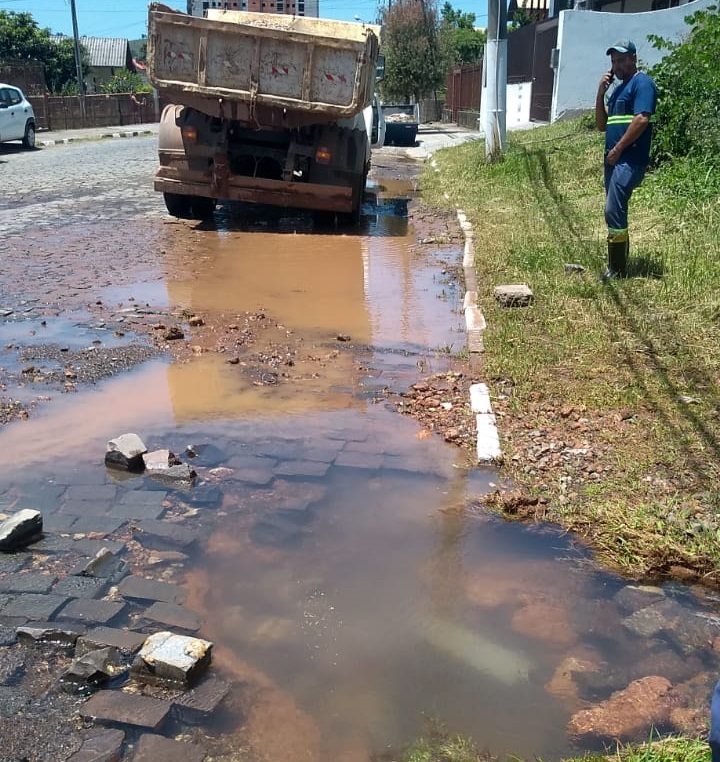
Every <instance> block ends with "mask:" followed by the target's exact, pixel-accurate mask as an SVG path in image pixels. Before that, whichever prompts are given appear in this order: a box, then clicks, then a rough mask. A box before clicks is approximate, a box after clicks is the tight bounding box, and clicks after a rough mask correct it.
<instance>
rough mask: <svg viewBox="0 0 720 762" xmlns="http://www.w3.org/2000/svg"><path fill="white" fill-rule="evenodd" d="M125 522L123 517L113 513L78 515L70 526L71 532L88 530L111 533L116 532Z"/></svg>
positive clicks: (87, 532)
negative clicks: (110, 514) (109, 514)
mask: <svg viewBox="0 0 720 762" xmlns="http://www.w3.org/2000/svg"><path fill="white" fill-rule="evenodd" d="M125 523H126V520H125V518H123V517H118V516H115V515H112V516H79V517H78V518H77V520H76V521H75V523H74V524H73V526H72V533H73V534H79V533H82V534H90V532H99V533H101V534H112V533H113V532H117V531H118V529H120V527H121V526H123V525H124V524H125Z"/></svg>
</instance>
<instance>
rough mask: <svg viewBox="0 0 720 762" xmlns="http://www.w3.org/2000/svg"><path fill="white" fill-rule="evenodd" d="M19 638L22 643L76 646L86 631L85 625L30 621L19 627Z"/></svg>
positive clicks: (17, 632) (17, 631) (17, 633)
mask: <svg viewBox="0 0 720 762" xmlns="http://www.w3.org/2000/svg"><path fill="white" fill-rule="evenodd" d="M15 632H16V636H17V639H18V640H19V641H20V642H21V643H54V644H57V645H59V646H74V645H75V643H76V642H77V639H78V638H79V637H80V636H81V635H82V634H83V633H84V632H85V627H84V626H83V625H77V624H62V623H58V622H29V623H28V624H24V625H22V626H21V627H18V628H17V630H16V631H15Z"/></svg>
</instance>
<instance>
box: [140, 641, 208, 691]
mask: <svg viewBox="0 0 720 762" xmlns="http://www.w3.org/2000/svg"><path fill="white" fill-rule="evenodd" d="M212 647H213V644H212V643H211V642H210V641H209V640H202V639H201V638H194V637H189V636H186V635H176V634H175V633H173V632H156V633H153V634H152V635H150V636H149V637H148V638H147V639H146V640H145V642H144V643H143V646H142V648H141V649H140V651H138V654H137V656H136V657H135V659H134V661H133V663H132V666H131V667H130V674H131V675H132V676H133V677H134V678H135V679H136V680H139V681H141V682H145V683H149V684H151V685H167V686H179V687H185V688H188V687H192V686H193V685H195V683H197V681H198V680H199V679H200V678H201V677H202V676H203V675H204V674H205V671H206V670H207V668H208V667H209V666H210V660H211V658H212Z"/></svg>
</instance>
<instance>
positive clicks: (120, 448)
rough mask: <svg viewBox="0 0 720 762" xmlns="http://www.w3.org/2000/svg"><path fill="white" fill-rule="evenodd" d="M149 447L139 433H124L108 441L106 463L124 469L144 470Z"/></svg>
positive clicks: (110, 466)
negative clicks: (144, 456)
mask: <svg viewBox="0 0 720 762" xmlns="http://www.w3.org/2000/svg"><path fill="white" fill-rule="evenodd" d="M146 452H147V447H145V444H144V443H143V441H142V439H140V437H139V436H138V435H137V434H132V433H130V434H122V435H121V436H119V437H116V438H115V439H111V440H110V441H109V442H108V443H107V451H106V452H105V465H106V466H108V467H109V468H117V469H121V470H124V471H142V470H143V468H144V463H143V458H142V456H143V455H144V454H145V453H146Z"/></svg>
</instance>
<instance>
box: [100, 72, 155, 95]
mask: <svg viewBox="0 0 720 762" xmlns="http://www.w3.org/2000/svg"><path fill="white" fill-rule="evenodd" d="M150 91H152V88H151V87H150V86H149V85H147V84H145V82H144V81H143V79H142V77H141V76H140V75H139V74H136V73H135V72H133V71H129V70H128V69H122V70H121V71H119V72H118V73H117V74H115V75H114V76H113V77H112V78H110V79H109V80H108V81H107V82H103V83H102V84H101V85H100V92H101V93H143V92H150Z"/></svg>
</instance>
